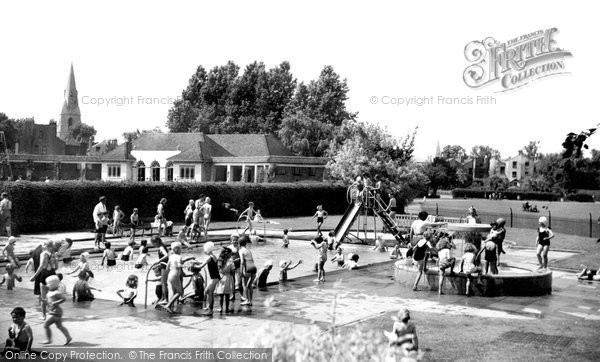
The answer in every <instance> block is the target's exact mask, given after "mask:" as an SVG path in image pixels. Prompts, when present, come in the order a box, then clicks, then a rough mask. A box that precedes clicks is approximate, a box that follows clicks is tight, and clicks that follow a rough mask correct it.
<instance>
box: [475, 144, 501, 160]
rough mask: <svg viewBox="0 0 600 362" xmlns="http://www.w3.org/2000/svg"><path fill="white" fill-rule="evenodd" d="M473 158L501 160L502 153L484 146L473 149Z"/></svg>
mask: <svg viewBox="0 0 600 362" xmlns="http://www.w3.org/2000/svg"><path fill="white" fill-rule="evenodd" d="M471 156H473V157H487V159H488V160H491V159H492V158H497V159H499V158H500V151H498V150H496V149H494V148H492V147H490V146H484V145H478V146H473V148H471Z"/></svg>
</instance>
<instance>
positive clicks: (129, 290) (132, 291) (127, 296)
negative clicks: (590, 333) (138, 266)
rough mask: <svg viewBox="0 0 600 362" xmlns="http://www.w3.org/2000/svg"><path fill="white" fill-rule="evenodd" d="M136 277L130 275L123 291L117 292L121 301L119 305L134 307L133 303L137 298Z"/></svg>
mask: <svg viewBox="0 0 600 362" xmlns="http://www.w3.org/2000/svg"><path fill="white" fill-rule="evenodd" d="M137 287H138V277H137V276H136V275H133V274H132V275H130V276H129V277H128V278H127V282H126V283H125V289H119V290H117V295H118V296H119V297H120V298H121V299H123V301H122V302H121V304H120V305H123V304H127V305H128V306H130V307H135V305H134V304H133V301H134V300H135V297H137Z"/></svg>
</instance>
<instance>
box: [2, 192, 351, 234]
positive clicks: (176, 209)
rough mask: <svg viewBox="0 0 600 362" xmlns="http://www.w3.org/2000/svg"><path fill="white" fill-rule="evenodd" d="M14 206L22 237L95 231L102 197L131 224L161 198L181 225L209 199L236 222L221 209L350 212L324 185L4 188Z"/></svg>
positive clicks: (217, 212)
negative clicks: (192, 206)
mask: <svg viewBox="0 0 600 362" xmlns="http://www.w3.org/2000/svg"><path fill="white" fill-rule="evenodd" d="M0 188H1V189H2V191H4V192H8V194H9V198H10V200H11V201H12V204H13V211H12V222H13V227H14V228H16V231H17V232H19V233H31V232H45V231H73V230H91V229H93V219H92V211H93V209H94V206H95V205H96V204H97V203H98V198H99V197H100V196H102V195H104V196H106V198H107V208H108V210H109V212H110V214H111V216H112V211H113V209H114V206H115V205H119V206H120V207H121V210H123V212H124V213H125V215H126V218H127V219H128V218H129V215H130V214H131V211H132V209H133V208H134V207H137V208H138V209H139V210H140V217H142V218H146V217H154V215H155V214H156V207H157V205H158V202H159V201H160V199H161V198H163V197H165V198H167V205H166V208H165V210H166V212H165V214H166V216H167V218H168V219H169V220H172V221H175V222H182V221H183V219H184V214H183V210H184V209H185V207H186V205H187V204H188V201H189V200H190V199H197V198H198V197H199V196H200V195H205V196H210V198H211V204H212V205H213V214H212V215H213V220H232V219H233V218H232V215H231V213H230V212H229V211H228V210H226V209H225V208H224V207H223V206H222V204H223V203H224V202H227V203H230V204H231V207H233V208H236V209H238V210H239V211H240V212H241V211H243V210H244V209H245V208H246V207H247V204H248V202H249V201H254V204H255V208H257V209H260V210H261V213H262V215H263V217H265V218H272V217H283V216H308V215H313V214H314V212H315V208H316V206H317V205H318V204H323V206H324V208H325V209H326V210H327V211H328V212H329V213H333V214H342V213H344V211H345V210H346V207H347V202H346V188H345V187H343V186H337V185H331V184H327V183H322V184H297V183H290V184H283V183H279V184H242V183H239V184H236V183H234V184H227V183H198V184H196V183H115V182H103V181H95V182H94V181H86V182H82V181H53V182H48V183H44V182H27V181H21V182H4V183H2V184H0Z"/></svg>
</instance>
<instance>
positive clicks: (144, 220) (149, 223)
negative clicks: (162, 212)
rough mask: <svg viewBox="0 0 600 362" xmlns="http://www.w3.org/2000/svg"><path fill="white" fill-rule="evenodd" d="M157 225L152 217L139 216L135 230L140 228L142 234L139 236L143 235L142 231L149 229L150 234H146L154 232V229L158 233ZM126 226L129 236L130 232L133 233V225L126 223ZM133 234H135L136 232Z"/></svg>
mask: <svg viewBox="0 0 600 362" xmlns="http://www.w3.org/2000/svg"><path fill="white" fill-rule="evenodd" d="M158 226H159V225H158V224H157V223H155V222H154V218H153V217H140V225H138V226H137V228H136V231H137V230H142V235H140V236H144V233H145V232H146V231H149V232H150V234H148V235H149V236H152V234H154V229H156V232H157V233H158ZM126 227H128V228H129V237H131V234H132V233H133V226H132V225H131V223H128V224H126ZM135 236H137V234H136V235H135Z"/></svg>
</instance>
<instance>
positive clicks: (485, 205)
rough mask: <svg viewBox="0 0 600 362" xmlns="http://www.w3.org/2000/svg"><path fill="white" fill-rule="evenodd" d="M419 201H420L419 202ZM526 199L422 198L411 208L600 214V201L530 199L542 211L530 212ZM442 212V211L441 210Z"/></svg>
mask: <svg viewBox="0 0 600 362" xmlns="http://www.w3.org/2000/svg"><path fill="white" fill-rule="evenodd" d="M417 201H418V202H417ZM524 202H525V200H520V201H518V200H487V199H428V200H426V201H425V202H424V203H421V202H420V200H415V202H413V203H412V204H411V205H409V210H411V212H414V210H419V207H421V208H426V209H428V210H429V209H431V208H433V209H435V206H436V204H438V207H439V208H440V209H449V210H457V211H460V212H462V213H463V214H464V215H465V216H466V214H467V209H468V208H469V207H470V206H471V205H473V206H475V208H476V209H477V211H478V213H479V214H481V215H483V214H486V213H492V214H498V213H507V214H510V208H512V210H513V215H524V216H532V215H538V217H539V216H542V215H544V216H545V215H547V211H546V209H542V206H546V207H547V209H548V210H550V212H551V213H552V217H559V218H569V219H585V220H588V219H589V217H590V213H591V214H592V219H593V220H598V217H599V216H600V203H591V202H572V201H568V202H548V201H529V203H530V204H532V205H537V207H538V210H539V211H540V213H530V212H524V211H523V203H524ZM440 214H442V213H441V211H440Z"/></svg>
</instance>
